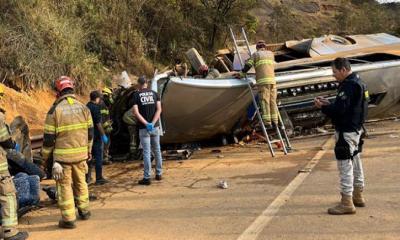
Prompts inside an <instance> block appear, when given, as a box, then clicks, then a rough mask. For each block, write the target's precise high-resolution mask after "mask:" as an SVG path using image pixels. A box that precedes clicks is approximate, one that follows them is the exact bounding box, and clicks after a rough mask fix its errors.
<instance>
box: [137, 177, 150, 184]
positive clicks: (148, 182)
mask: <svg viewBox="0 0 400 240" xmlns="http://www.w3.org/2000/svg"><path fill="white" fill-rule="evenodd" d="M138 183H139V184H140V185H150V184H151V181H150V179H149V178H143V179H142V180H139V182H138Z"/></svg>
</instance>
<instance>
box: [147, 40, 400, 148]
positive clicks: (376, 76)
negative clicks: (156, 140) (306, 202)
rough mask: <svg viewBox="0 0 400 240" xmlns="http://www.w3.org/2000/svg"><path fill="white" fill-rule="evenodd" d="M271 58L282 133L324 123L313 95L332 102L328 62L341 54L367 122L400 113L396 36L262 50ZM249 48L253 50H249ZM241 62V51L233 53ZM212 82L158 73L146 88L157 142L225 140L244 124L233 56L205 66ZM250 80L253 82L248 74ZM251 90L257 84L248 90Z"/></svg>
mask: <svg viewBox="0 0 400 240" xmlns="http://www.w3.org/2000/svg"><path fill="white" fill-rule="evenodd" d="M267 48H268V49H269V50H271V51H273V52H274V54H275V60H276V62H277V65H276V80H277V87H278V107H279V109H280V112H281V114H282V116H283V118H284V122H285V124H286V125H287V128H289V129H293V128H295V127H297V126H299V127H302V128H312V127H317V126H321V125H323V124H325V123H326V121H327V119H326V118H325V117H324V116H323V115H322V114H321V113H320V111H318V110H317V109H316V108H315V107H314V105H313V99H314V98H315V97H316V96H320V95H323V96H325V97H327V98H330V99H333V98H334V97H335V95H336V89H337V87H338V85H339V84H338V83H337V82H336V81H335V79H334V78H333V76H332V71H331V68H330V64H331V61H332V60H333V59H335V58H336V57H347V58H349V59H350V61H351V63H352V68H353V71H355V72H357V73H358V74H359V75H360V76H361V78H362V80H363V81H364V82H365V83H366V84H367V86H368V89H369V92H370V102H369V108H370V111H369V117H370V118H377V117H384V116H387V115H392V114H395V113H398V112H397V111H399V110H400V107H399V101H400V38H397V37H395V36H392V35H389V34H385V33H379V34H371V35H352V36H345V37H341V36H336V35H328V36H324V37H320V38H313V39H305V40H301V41H287V42H285V43H279V44H270V45H268V47H267ZM251 49H252V50H253V51H255V46H251ZM239 52H240V54H241V55H242V58H243V59H247V58H249V56H248V53H247V50H246V49H245V48H241V50H239ZM211 66H212V67H213V68H214V69H217V70H218V72H219V73H220V74H219V76H218V77H206V78H204V77H202V76H188V77H179V76H170V75H169V74H167V73H161V74H157V75H156V76H155V77H154V79H153V81H152V89H153V90H155V91H157V92H158V93H159V95H160V97H161V99H162V104H163V113H162V118H161V122H162V128H163V132H164V135H163V136H162V142H163V143H164V144H170V143H172V144H176V143H187V142H197V141H202V140H206V139H211V138H214V137H217V136H223V135H232V134H234V133H235V129H237V128H239V127H240V126H241V123H242V122H243V121H245V120H246V118H247V116H246V110H247V108H248V107H249V105H250V104H251V95H250V92H249V89H248V87H247V84H246V82H245V81H244V80H241V79H236V78H234V77H233V75H234V73H235V72H237V71H240V70H241V69H240V64H239V60H238V56H237V54H235V53H234V51H233V50H231V49H224V50H221V51H218V53H217V55H216V57H215V60H214V61H213V62H212V63H211ZM249 77H250V79H252V80H253V81H254V69H252V70H250V72H249ZM253 90H254V91H255V92H256V87H255V89H253Z"/></svg>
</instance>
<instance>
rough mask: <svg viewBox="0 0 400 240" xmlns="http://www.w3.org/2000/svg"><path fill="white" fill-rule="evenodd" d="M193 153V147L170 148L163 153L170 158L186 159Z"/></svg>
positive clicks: (166, 157)
mask: <svg viewBox="0 0 400 240" xmlns="http://www.w3.org/2000/svg"><path fill="white" fill-rule="evenodd" d="M192 155H193V150H191V149H179V150H168V151H166V152H165V153H164V154H163V157H164V158H165V159H169V160H172V159H173V160H186V159H190V158H191V157H192Z"/></svg>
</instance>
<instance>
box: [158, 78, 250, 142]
mask: <svg viewBox="0 0 400 240" xmlns="http://www.w3.org/2000/svg"><path fill="white" fill-rule="evenodd" d="M195 81H196V79H187V81H186V80H178V79H176V78H175V79H171V80H170V82H169V83H168V84H167V85H166V89H165V91H164V94H163V97H162V104H163V119H162V120H163V125H164V131H165V134H164V136H163V137H162V139H161V141H162V142H163V143H183V142H193V141H200V140H204V139H209V138H212V137H214V136H216V135H219V134H227V133H229V132H230V131H231V130H232V128H233V126H234V125H235V124H236V123H237V121H238V119H239V118H240V117H241V116H242V115H243V113H245V111H246V108H247V107H248V106H249V104H250V102H251V98H250V94H249V90H248V88H247V87H246V83H244V82H243V81H239V80H229V81H223V80H222V81H221V80H215V81H210V80H208V81H207V80H206V81H204V80H203V81H202V80H200V79H199V80H198V81H199V82H198V84H196V82H195ZM207 83H208V85H207ZM214 84H216V85H217V86H218V87H215V85H214Z"/></svg>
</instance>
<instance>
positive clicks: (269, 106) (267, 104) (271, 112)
mask: <svg viewBox="0 0 400 240" xmlns="http://www.w3.org/2000/svg"><path fill="white" fill-rule="evenodd" d="M266 47H267V45H266V44H265V41H262V40H261V41H258V42H257V45H256V49H257V52H255V53H253V55H252V56H251V57H250V58H249V59H248V60H247V62H246V64H245V66H244V68H243V69H242V73H241V74H240V77H244V74H245V73H247V72H248V71H249V70H250V69H251V68H252V67H254V68H255V70H256V83H257V87H258V91H259V95H260V106H261V112H262V119H263V122H264V124H265V127H266V128H269V129H270V128H272V124H274V125H275V126H278V116H279V114H278V107H277V105H276V97H277V90H276V81H275V69H274V68H275V56H274V53H273V52H271V51H268V50H267V48H266Z"/></svg>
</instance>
